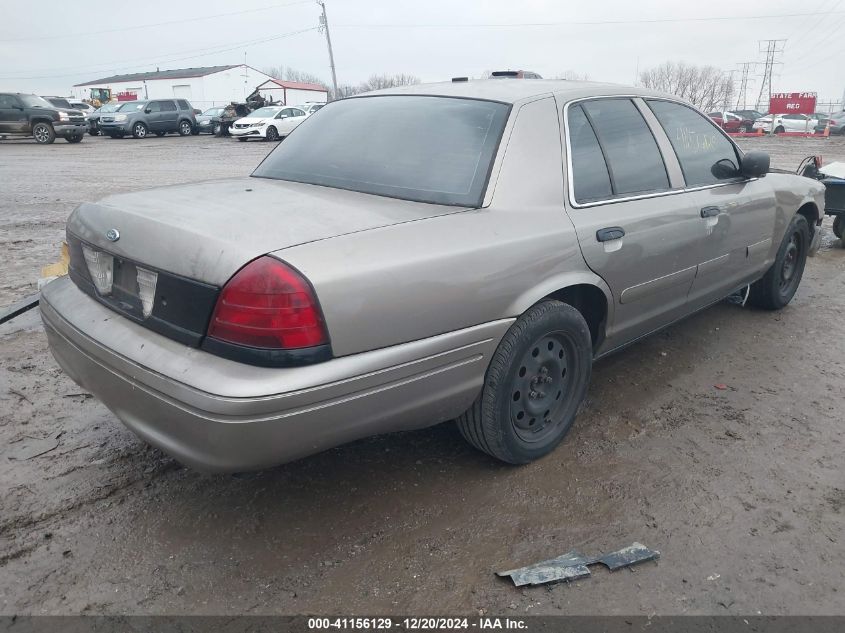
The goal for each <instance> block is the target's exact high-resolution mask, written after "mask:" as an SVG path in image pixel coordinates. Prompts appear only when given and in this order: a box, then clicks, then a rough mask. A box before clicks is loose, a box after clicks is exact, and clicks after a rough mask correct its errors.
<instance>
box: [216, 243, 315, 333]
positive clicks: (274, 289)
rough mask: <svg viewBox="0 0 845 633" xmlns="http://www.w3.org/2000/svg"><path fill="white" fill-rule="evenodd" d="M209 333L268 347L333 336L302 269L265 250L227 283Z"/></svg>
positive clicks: (221, 292) (219, 298) (218, 301)
mask: <svg viewBox="0 0 845 633" xmlns="http://www.w3.org/2000/svg"><path fill="white" fill-rule="evenodd" d="M208 335H209V336H210V337H212V338H215V339H218V340H220V341H226V342H228V343H235V344H236V345H248V346H250V347H261V348H264V349H298V348H303V347H314V346H316V345H325V344H326V343H328V342H329V337H328V334H327V333H326V326H325V323H324V322H323V315H322V313H321V312H320V306H319V304H318V303H317V297H315V296H314V291H313V290H312V289H311V286H310V285H309V284H308V282H307V281H306V280H305V279H304V278H303V277H302V275H300V274H299V273H298V272H296V271H295V270H293V269H291V268H290V267H288V266H286V265H285V264H283V263H282V262H280V261H279V260H277V259H274V258H272V257H266V256H265V257H259V258H258V259H256V260H254V261H252V262H250V263H249V264H247V265H246V266H244V267H243V268H241V269H240V270H239V271H238V272H237V273H235V275H234V277H232V278H231V279H230V280H229V281H228V282H227V283H226V285H225V286H223V290H221V291H220V296H219V297H218V299H217V305H216V306H215V307H214V314H212V315H211V323H210V324H209V326H208Z"/></svg>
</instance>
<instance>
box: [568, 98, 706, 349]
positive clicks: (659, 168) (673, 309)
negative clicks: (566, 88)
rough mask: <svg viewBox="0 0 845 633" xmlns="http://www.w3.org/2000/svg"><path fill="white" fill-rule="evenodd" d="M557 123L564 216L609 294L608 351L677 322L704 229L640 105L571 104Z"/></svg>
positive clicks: (613, 101) (608, 101) (621, 101)
mask: <svg viewBox="0 0 845 633" xmlns="http://www.w3.org/2000/svg"><path fill="white" fill-rule="evenodd" d="M564 118H565V130H566V132H565V133H566V136H567V152H568V157H567V170H568V174H569V177H568V179H567V189H568V201H569V206H570V208H569V216H570V218H571V220H572V222H573V224H574V225H575V229H576V232H577V234H578V241H579V244H580V246H581V251H582V253H583V255H584V259H585V260H586V262H587V265H588V266H590V268H591V269H592V270H593V271H595V272H596V273H597V274H598V275H600V276H601V277H602V278H603V279H604V280H605V282H606V283H607V285H608V286H609V287H610V289H611V291H612V292H613V298H614V302H615V307H614V311H613V312H614V322H613V323H609V324H608V333H607V343H606V347H605V349H612V348H614V347H618V346H620V345H623V344H625V343H627V342H629V341H631V340H633V339H636V338H638V337H640V336H644V335H646V334H648V333H649V332H651V331H653V330H655V329H657V328H659V327H661V326H663V325H666V324H668V323H670V322H672V321H673V320H676V319H678V318H680V317H681V316H683V314H685V309H686V301H687V294H688V292H689V289H690V285H691V284H692V280H693V278H694V277H695V271H696V266H697V264H698V259H697V257H698V256H697V252H698V249H697V244H698V242H699V241H700V240H701V239H702V236H703V231H704V221H703V220H702V219H701V217H700V215H699V209H698V201H697V199H696V197H695V195H694V194H692V195H691V194H688V193H686V192H685V191H684V189H683V181H682V179H681V175H680V168H679V167H678V164H677V160H676V159H675V157H674V153H673V152H672V150H671V146H669V144H668V140H666V138H665V136H663V137H655V135H654V134H653V132H652V130H651V128H650V127H649V125H648V124H647V123H646V119H649V122H650V123H651V124H652V125H655V126H656V125H657V123H656V121H655V120H654V115H653V114H651V112H650V110H648V108H647V107H646V106H645V104H644V103H643V102H642V101H641V100H639V99H636V100H633V99H630V98H618V97H617V98H601V99H586V100H583V101H577V102H571V103H569V104H567V105H566V107H565V110H564ZM664 157H665V158H664Z"/></svg>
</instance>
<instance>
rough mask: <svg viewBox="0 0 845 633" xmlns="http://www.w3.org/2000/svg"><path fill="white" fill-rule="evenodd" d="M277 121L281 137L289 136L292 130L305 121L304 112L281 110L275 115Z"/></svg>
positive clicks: (293, 109)
mask: <svg viewBox="0 0 845 633" xmlns="http://www.w3.org/2000/svg"><path fill="white" fill-rule="evenodd" d="M276 118H277V119H278V120H279V124H278V126H277V127H278V128H279V134H280V135H281V136H286V135H287V134H290V133H291V132H292V131H293V129H294V128H295V127H296V126H297V125H299V124H300V123H302V122H303V121H304V120H305V112H304V111H302V110H300V109H299V108H283V109H282V110H281V111H280V112H279V114H277V115H276Z"/></svg>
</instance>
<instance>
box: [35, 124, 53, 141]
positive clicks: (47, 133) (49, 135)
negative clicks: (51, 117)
mask: <svg viewBox="0 0 845 633" xmlns="http://www.w3.org/2000/svg"><path fill="white" fill-rule="evenodd" d="M32 136H33V138H35V142H36V143H40V144H42V145H49V144H50V143H52V142H53V141H55V140H56V132H55V130H53V126H52V125H50V124H49V123H36V124H35V125H33V126H32Z"/></svg>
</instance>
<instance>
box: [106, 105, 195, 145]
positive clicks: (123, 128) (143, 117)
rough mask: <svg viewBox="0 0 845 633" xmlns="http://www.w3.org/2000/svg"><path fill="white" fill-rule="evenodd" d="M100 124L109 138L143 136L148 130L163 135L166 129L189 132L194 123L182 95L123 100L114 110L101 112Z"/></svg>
mask: <svg viewBox="0 0 845 633" xmlns="http://www.w3.org/2000/svg"><path fill="white" fill-rule="evenodd" d="M99 127H100V132H102V133H103V134H106V135H108V136H111V137H112V138H122V137H124V136H126V135H127V134H131V135H132V136H133V137H135V138H145V137H146V136H147V135H148V134H150V133H153V134H155V135H156V136H164V135H165V134H167V133H168V132H177V133H178V134H180V135H181V136H188V135H190V134H191V133H192V132H193V130H194V127H196V116H195V115H194V111H193V108H192V107H191V104H190V103H188V102H187V101H186V100H185V99H151V100H144V101H126V102H125V103H123V104H122V105H121V106H120V107H119V108H118V109H117V111H115V112H110V113H105V114H102V115H101V116H100V121H99Z"/></svg>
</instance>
